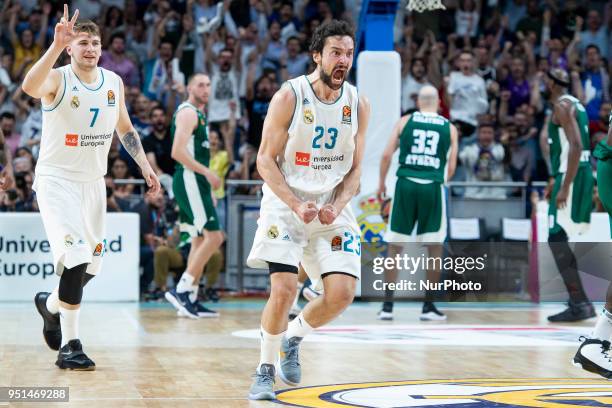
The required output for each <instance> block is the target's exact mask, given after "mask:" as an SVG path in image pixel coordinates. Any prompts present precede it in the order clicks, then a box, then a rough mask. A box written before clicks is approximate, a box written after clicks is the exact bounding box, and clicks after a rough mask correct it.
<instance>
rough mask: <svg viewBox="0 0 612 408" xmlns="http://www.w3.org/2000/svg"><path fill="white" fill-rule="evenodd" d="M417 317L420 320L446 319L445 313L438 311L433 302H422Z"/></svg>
mask: <svg viewBox="0 0 612 408" xmlns="http://www.w3.org/2000/svg"><path fill="white" fill-rule="evenodd" d="M419 319H420V320H422V321H443V320H446V315H445V314H444V313H442V312H441V311H439V310H438V309H437V308H436V305H434V304H433V302H424V303H423V309H422V310H421V316H420V317H419Z"/></svg>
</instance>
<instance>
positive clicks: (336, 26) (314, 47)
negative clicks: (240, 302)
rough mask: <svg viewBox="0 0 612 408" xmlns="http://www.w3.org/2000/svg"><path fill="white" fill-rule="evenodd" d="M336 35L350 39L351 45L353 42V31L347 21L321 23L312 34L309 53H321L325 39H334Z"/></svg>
mask: <svg viewBox="0 0 612 408" xmlns="http://www.w3.org/2000/svg"><path fill="white" fill-rule="evenodd" d="M337 35H340V36H348V37H351V39H352V40H353V43H354V42H355V30H354V29H353V26H352V25H351V24H350V23H349V22H348V21H344V20H332V21H330V22H329V23H323V24H321V25H320V26H318V27H317V29H316V30H315V32H314V33H313V34H312V40H311V42H310V48H309V50H310V52H318V53H323V48H324V47H325V40H326V39H327V37H334V36H337Z"/></svg>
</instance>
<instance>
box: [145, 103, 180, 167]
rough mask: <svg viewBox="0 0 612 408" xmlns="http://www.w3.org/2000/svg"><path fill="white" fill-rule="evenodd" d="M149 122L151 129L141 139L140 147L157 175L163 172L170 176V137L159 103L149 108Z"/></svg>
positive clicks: (164, 115)
mask: <svg viewBox="0 0 612 408" xmlns="http://www.w3.org/2000/svg"><path fill="white" fill-rule="evenodd" d="M150 122H151V128H152V131H151V132H150V134H149V135H148V136H146V137H145V138H144V139H143V140H142V147H143V148H144V151H145V153H146V154H147V159H148V160H149V163H151V167H153V170H154V171H155V173H156V174H157V175H158V176H161V175H163V174H166V175H169V176H172V174H174V160H173V159H172V154H171V153H172V137H171V135H170V128H169V127H168V119H167V117H166V111H165V110H164V108H162V107H161V106H159V105H158V106H156V107H154V108H153V109H152V110H151V120H150Z"/></svg>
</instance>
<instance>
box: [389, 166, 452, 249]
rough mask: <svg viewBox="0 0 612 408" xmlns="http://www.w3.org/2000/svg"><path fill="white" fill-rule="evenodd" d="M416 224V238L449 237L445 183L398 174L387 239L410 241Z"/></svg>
mask: <svg viewBox="0 0 612 408" xmlns="http://www.w3.org/2000/svg"><path fill="white" fill-rule="evenodd" d="M415 227H416V235H417V236H416V241H418V242H432V243H433V242H436V243H437V242H444V240H446V203H445V200H444V186H443V185H442V184H440V183H437V182H431V183H427V184H421V183H418V182H415V181H412V180H410V179H407V178H403V177H399V178H398V179H397V183H396V184H395V195H394V197H393V204H392V207H391V217H390V220H389V229H388V231H387V233H386V234H385V241H387V242H411V241H415V239H414V238H413V237H412V233H413V231H414V228H415Z"/></svg>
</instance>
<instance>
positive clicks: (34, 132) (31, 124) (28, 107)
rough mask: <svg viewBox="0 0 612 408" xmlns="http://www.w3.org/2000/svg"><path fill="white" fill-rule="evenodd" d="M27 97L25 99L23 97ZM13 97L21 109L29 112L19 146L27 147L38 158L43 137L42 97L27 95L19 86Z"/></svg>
mask: <svg viewBox="0 0 612 408" xmlns="http://www.w3.org/2000/svg"><path fill="white" fill-rule="evenodd" d="M24 97H25V99H23V98H24ZM13 99H14V100H15V101H16V102H15V104H16V105H20V108H21V109H20V110H21V111H23V112H24V113H25V114H27V117H26V119H25V121H24V122H23V124H22V125H21V139H20V142H19V146H24V147H27V148H28V149H29V150H30V151H31V154H32V156H33V157H34V159H38V151H39V149H40V139H41V137H42V110H41V107H40V99H34V98H31V97H29V96H28V95H26V94H25V93H24V92H23V91H22V90H21V87H19V88H18V89H17V90H16V91H15V95H14V97H13Z"/></svg>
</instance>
